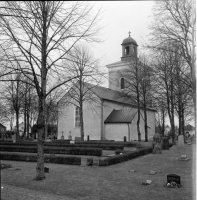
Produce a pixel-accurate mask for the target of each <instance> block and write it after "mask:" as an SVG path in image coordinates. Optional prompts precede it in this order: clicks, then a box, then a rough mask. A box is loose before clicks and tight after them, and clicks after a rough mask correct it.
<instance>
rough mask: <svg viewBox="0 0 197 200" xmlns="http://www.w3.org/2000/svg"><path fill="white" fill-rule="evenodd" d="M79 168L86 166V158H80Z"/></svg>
mask: <svg viewBox="0 0 197 200" xmlns="http://www.w3.org/2000/svg"><path fill="white" fill-rule="evenodd" d="M80 166H81V167H84V166H87V159H86V158H81V165H80Z"/></svg>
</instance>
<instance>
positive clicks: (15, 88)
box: [1, 74, 24, 140]
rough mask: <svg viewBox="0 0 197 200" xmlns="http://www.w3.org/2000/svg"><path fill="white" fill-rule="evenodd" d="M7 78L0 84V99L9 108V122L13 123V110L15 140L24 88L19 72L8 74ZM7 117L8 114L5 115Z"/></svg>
mask: <svg viewBox="0 0 197 200" xmlns="http://www.w3.org/2000/svg"><path fill="white" fill-rule="evenodd" d="M9 80H11V81H6V82H3V83H2V84H1V86H2V88H4V89H2V96H1V99H2V100H3V101H4V106H6V107H7V108H9V109H6V110H7V113H9V114H10V115H9V117H10V122H11V124H12V123H13V115H12V114H13V111H14V113H15V116H16V140H17V139H18V138H19V117H20V113H21V108H22V104H23V98H24V90H23V89H24V88H23V83H22V82H21V76H20V74H17V75H9ZM7 117H8V116H7Z"/></svg>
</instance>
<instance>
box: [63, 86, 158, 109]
mask: <svg viewBox="0 0 197 200" xmlns="http://www.w3.org/2000/svg"><path fill="white" fill-rule="evenodd" d="M84 86H85V87H87V88H88V90H91V91H92V92H93V93H94V94H95V95H96V96H98V97H99V98H100V99H103V100H108V101H113V102H116V103H122V104H127V105H129V106H132V107H137V105H136V103H135V97H133V98H132V97H131V96H129V95H127V94H125V93H124V92H119V91H117V90H112V89H109V88H105V87H102V86H98V85H93V84H91V83H86V82H84ZM73 87H74V86H73ZM68 93H69V92H67V94H68ZM63 98H64V97H62V98H61V99H60V101H62V100H63ZM60 101H59V102H60ZM147 110H151V111H156V110H155V109H154V108H147Z"/></svg>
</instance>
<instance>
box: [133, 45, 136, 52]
mask: <svg viewBox="0 0 197 200" xmlns="http://www.w3.org/2000/svg"><path fill="white" fill-rule="evenodd" d="M133 53H134V54H136V48H135V46H134V47H133Z"/></svg>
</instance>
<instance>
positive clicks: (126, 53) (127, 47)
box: [125, 46, 129, 55]
mask: <svg viewBox="0 0 197 200" xmlns="http://www.w3.org/2000/svg"><path fill="white" fill-rule="evenodd" d="M125 55H129V46H126V47H125Z"/></svg>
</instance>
